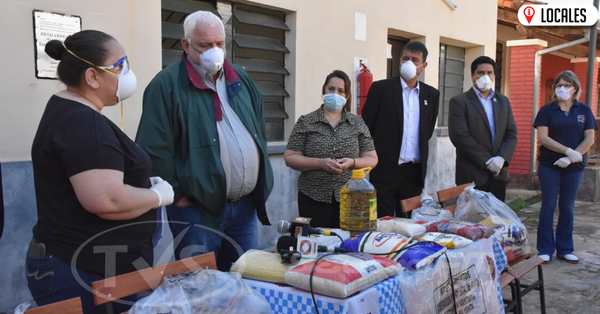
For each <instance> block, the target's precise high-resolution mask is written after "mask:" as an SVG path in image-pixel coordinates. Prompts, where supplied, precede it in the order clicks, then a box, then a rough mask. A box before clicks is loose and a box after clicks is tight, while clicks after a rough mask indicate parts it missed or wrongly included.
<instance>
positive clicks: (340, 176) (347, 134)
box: [283, 70, 377, 228]
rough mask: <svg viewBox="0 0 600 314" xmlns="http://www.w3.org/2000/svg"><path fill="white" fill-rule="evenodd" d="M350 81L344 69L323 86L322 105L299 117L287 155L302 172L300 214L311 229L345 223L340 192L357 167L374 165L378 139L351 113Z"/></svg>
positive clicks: (326, 80)
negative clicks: (374, 139)
mask: <svg viewBox="0 0 600 314" xmlns="http://www.w3.org/2000/svg"><path fill="white" fill-rule="evenodd" d="M350 91H351V89H350V78H348V75H347V74H346V73H344V72H343V71H340V70H335V71H333V72H332V73H330V74H329V75H328V76H327V78H326V79H325V83H324V84H323V104H322V105H321V106H320V107H319V109H317V110H315V111H313V112H311V113H309V114H306V115H303V116H301V117H300V119H298V121H297V122H296V125H295V126H294V129H293V130H292V134H291V135H290V139H289V141H288V145H287V149H286V151H285V153H284V155H283V158H284V159H285V163H286V165H287V166H288V167H290V168H292V169H295V170H298V171H301V172H302V173H301V174H300V178H299V179H298V211H299V215H300V216H302V217H307V218H311V226H314V227H328V228H337V227H339V225H340V189H341V188H342V186H343V185H344V184H346V182H348V180H350V177H351V175H352V169H360V168H363V167H375V165H377V154H376V153H375V146H374V144H373V138H371V134H370V133H369V129H368V128H367V126H366V125H365V122H364V121H363V119H362V118H361V117H359V116H357V115H355V114H353V113H350V112H349V111H347V109H348V108H350V102H351V96H352V95H351V92H350Z"/></svg>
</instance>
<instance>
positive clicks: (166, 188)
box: [150, 179, 175, 207]
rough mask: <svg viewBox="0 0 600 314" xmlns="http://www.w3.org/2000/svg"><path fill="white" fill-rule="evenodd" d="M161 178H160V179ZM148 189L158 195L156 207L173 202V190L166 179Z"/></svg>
mask: <svg viewBox="0 0 600 314" xmlns="http://www.w3.org/2000/svg"><path fill="white" fill-rule="evenodd" d="M161 180H162V179H161ZM150 190H152V191H154V193H156V195H158V205H157V206H156V207H161V206H166V205H170V204H172V203H173V198H174V197H175V192H173V187H172V186H171V185H170V184H169V182H167V181H164V180H163V181H160V182H158V183H156V184H154V185H153V186H152V187H151V188H150Z"/></svg>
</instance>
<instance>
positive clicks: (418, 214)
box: [410, 191, 452, 221]
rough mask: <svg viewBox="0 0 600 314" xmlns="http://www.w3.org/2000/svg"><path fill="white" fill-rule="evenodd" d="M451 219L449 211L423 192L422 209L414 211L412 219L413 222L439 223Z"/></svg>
mask: <svg viewBox="0 0 600 314" xmlns="http://www.w3.org/2000/svg"><path fill="white" fill-rule="evenodd" d="M451 218H452V213H451V212H450V211H449V210H445V209H443V208H442V205H440V203H438V202H436V201H435V200H434V199H433V197H431V195H429V194H427V193H426V192H425V191H423V193H422V194H421V207H419V208H417V209H415V210H413V212H412V214H411V218H410V219H412V220H413V221H438V220H442V219H451Z"/></svg>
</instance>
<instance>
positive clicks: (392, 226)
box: [377, 216, 426, 237]
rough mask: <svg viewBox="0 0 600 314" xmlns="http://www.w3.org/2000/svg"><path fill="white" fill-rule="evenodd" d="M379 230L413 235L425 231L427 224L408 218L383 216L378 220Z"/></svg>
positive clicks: (407, 235) (408, 235)
mask: <svg viewBox="0 0 600 314" xmlns="http://www.w3.org/2000/svg"><path fill="white" fill-rule="evenodd" d="M377 231H382V232H394V233H399V234H401V235H403V236H406V237H412V236H415V235H418V234H422V233H425V231H426V229H425V226H423V225H420V224H418V223H415V222H414V221H412V220H410V219H407V218H398V217H389V216H388V217H381V218H379V219H378V220H377Z"/></svg>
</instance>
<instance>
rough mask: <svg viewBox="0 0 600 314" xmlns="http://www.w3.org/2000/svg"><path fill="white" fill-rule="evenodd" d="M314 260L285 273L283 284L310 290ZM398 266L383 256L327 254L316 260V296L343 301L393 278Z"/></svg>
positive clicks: (314, 286) (314, 282)
mask: <svg viewBox="0 0 600 314" xmlns="http://www.w3.org/2000/svg"><path fill="white" fill-rule="evenodd" d="M314 263H315V261H312V262H308V263H305V264H302V265H298V266H296V267H294V268H292V269H291V270H290V271H288V272H286V273H285V282H286V283H287V284H288V285H290V286H294V287H296V288H299V289H302V290H306V291H310V273H311V269H312V267H313V265H314ZM401 270H402V266H400V265H399V264H398V263H396V262H394V261H392V260H389V259H387V258H384V257H380V256H375V255H369V254H365V253H360V252H352V253H345V254H330V255H326V256H325V257H323V258H322V259H321V260H319V261H318V263H317V266H316V267H315V270H314V273H313V291H314V292H315V293H319V294H323V295H327V296H331V297H336V298H346V297H348V296H351V295H353V294H355V293H357V292H359V291H362V290H364V289H366V288H369V287H371V286H373V285H376V284H378V283H380V282H381V281H383V280H385V279H387V278H389V277H392V276H395V275H396V274H398V273H399V272H400V271H401Z"/></svg>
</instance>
